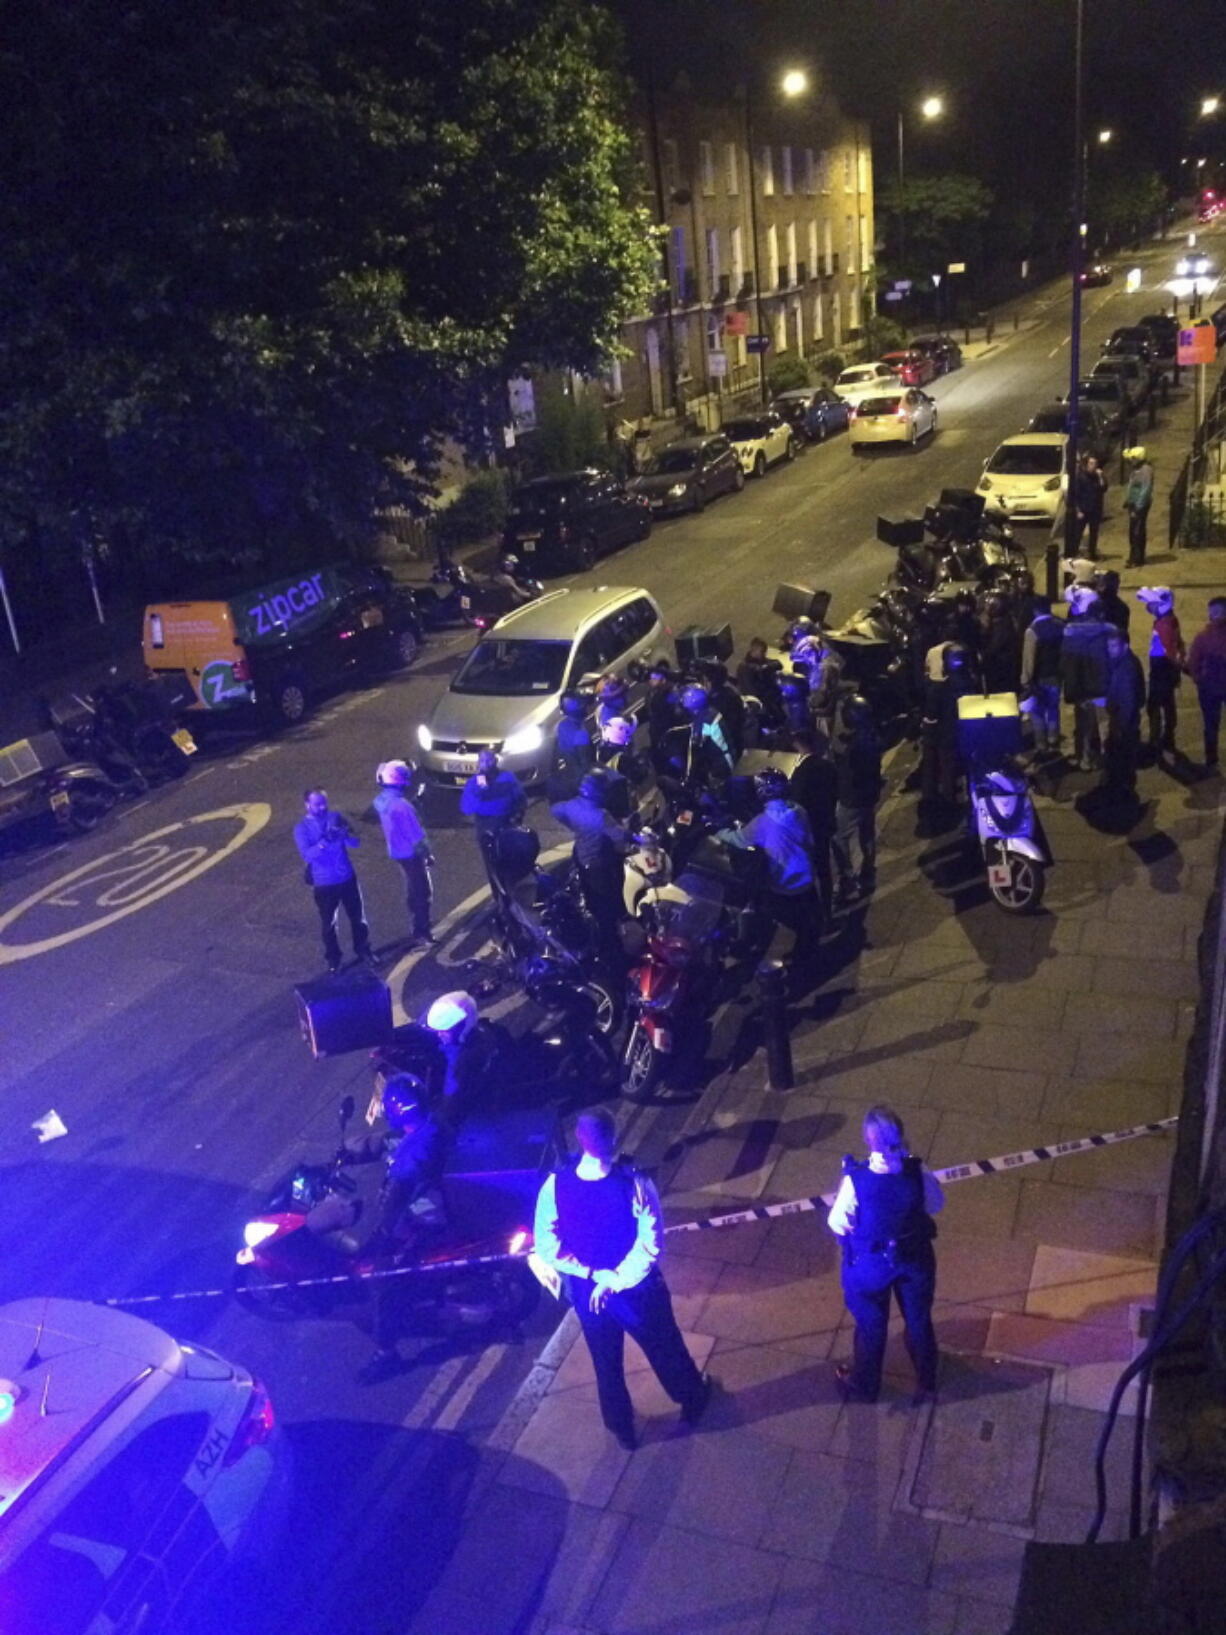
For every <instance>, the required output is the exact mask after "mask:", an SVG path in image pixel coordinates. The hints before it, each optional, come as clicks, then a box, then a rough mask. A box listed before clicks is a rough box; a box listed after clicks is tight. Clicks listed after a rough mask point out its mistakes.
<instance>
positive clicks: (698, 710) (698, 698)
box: [681, 685, 711, 715]
mask: <svg viewBox="0 0 1226 1635" xmlns="http://www.w3.org/2000/svg"><path fill="white" fill-rule="evenodd" d="M710 702H711V699H710V695H709V694H708V692H707V689H706V688H705V687H698V686H693V685H692V686H689V687H683V688H682V689H681V708H682V709H683V710H685V711H686V713H687V714H689V715H701V714H702V712H703V711H704V710H705V709H706V707H707V705H708V704H709V703H710Z"/></svg>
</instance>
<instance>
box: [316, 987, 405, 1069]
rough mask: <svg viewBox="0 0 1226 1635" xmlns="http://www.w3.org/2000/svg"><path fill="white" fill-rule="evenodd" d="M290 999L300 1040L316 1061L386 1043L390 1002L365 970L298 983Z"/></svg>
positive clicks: (390, 1011)
mask: <svg viewBox="0 0 1226 1635" xmlns="http://www.w3.org/2000/svg"><path fill="white" fill-rule="evenodd" d="M294 993H295V994H296V995H297V997H298V1022H299V1026H300V1027H301V1029H302V1037H303V1038H304V1039H305V1040H306V1042H307V1044H309V1045H310V1047H311V1055H312V1056H314V1057H315V1059H316V1061H318V1060H319V1058H320V1057H321V1056H341V1055H343V1054H344V1053H345V1052H346V1051H347V1050H372V1049H373V1048H374V1046H375V1045H385V1044H388V1043H390V1041H391V1037H392V996H391V994H390V992H389V991H388V987H387V983H386V982H383V981H381V980H380V979H379V977H377V976H376V975H375V973H374V972H373V971H371V970H368V969H367V967H366V966H365V965H356V966H354V967H353V968H352V969H350V970H348V971H345V972H342V973H340V974H338V975H336V976H321V977H318V978H316V980H315V981H314V982H301V983H299V985H298V986H297V987H296V988H295V989H294Z"/></svg>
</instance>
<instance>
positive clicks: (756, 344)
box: [745, 335, 771, 352]
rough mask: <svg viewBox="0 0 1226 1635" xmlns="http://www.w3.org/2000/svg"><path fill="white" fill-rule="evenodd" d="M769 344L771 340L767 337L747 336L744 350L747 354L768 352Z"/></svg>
mask: <svg viewBox="0 0 1226 1635" xmlns="http://www.w3.org/2000/svg"><path fill="white" fill-rule="evenodd" d="M770 344H771V338H770V336H769V335H747V336H746V337H745V350H746V351H747V352H768V351H769V350H770Z"/></svg>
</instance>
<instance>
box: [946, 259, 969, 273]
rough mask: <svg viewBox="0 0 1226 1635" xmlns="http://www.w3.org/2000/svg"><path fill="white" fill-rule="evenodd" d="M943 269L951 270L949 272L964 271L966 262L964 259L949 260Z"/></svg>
mask: <svg viewBox="0 0 1226 1635" xmlns="http://www.w3.org/2000/svg"><path fill="white" fill-rule="evenodd" d="M945 271H946V272H951V273H960V272H965V271H966V262H965V261H951V262H950V263H949V266H948V267H946V269H945Z"/></svg>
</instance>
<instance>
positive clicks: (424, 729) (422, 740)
mask: <svg viewBox="0 0 1226 1635" xmlns="http://www.w3.org/2000/svg"><path fill="white" fill-rule="evenodd" d="M417 742H418V743H419V744H420V745H421V747H422V748H423V749H424V750H426V751H427V752H429V751H430V750H432V749H433V748H434V734H433V733H432V732H431V731H430V729H429V727H428V726H427V725H426V723H425V722H424V721H423V722H422V724H421V726H420V727H418V729H417Z"/></svg>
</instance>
